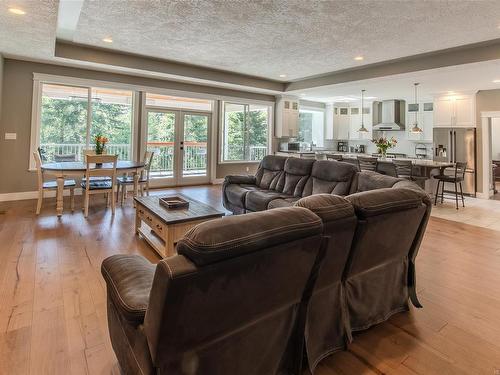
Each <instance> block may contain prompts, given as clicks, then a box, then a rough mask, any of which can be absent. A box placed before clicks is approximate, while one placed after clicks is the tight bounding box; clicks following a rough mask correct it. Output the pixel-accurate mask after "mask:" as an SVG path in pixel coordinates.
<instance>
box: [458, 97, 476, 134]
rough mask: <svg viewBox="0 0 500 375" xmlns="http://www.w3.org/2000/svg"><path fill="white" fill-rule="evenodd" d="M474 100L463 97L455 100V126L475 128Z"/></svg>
mask: <svg viewBox="0 0 500 375" xmlns="http://www.w3.org/2000/svg"><path fill="white" fill-rule="evenodd" d="M474 109H475V98H474V97H473V96H464V97H460V98H457V99H456V100H455V126H462V127H471V126H474V127H475V126H476V114H475V110H474Z"/></svg>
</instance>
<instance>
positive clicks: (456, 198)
mask: <svg viewBox="0 0 500 375" xmlns="http://www.w3.org/2000/svg"><path fill="white" fill-rule="evenodd" d="M455 204H456V207H457V210H458V189H457V183H456V182H455Z"/></svg>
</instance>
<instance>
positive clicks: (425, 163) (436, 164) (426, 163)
mask: <svg viewBox="0 0 500 375" xmlns="http://www.w3.org/2000/svg"><path fill="white" fill-rule="evenodd" d="M326 154H327V155H342V157H343V158H344V159H356V158H357V157H358V156H366V157H371V155H368V154H351V153H341V152H332V153H326ZM377 160H378V162H379V163H392V161H393V160H411V162H412V163H413V165H416V166H419V167H429V168H447V167H453V166H454V165H455V164H453V163H447V162H441V161H434V160H431V159H417V158H415V159H413V158H377Z"/></svg>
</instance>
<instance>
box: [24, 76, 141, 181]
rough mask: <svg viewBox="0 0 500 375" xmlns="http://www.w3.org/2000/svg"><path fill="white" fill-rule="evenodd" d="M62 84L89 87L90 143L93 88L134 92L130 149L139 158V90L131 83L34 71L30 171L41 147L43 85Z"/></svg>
mask: <svg viewBox="0 0 500 375" xmlns="http://www.w3.org/2000/svg"><path fill="white" fill-rule="evenodd" d="M44 84H48V85H61V86H71V87H79V88H84V89H87V95H88V98H87V100H88V106H87V129H86V131H87V135H86V141H87V142H88V143H89V144H90V139H89V138H90V131H91V130H90V128H91V125H92V116H91V114H92V89H93V88H105V89H116V90H126V91H131V92H132V106H131V110H132V116H131V117H132V120H131V137H130V151H131V155H132V159H133V160H137V155H138V149H137V139H138V134H137V132H138V129H139V112H140V111H139V105H140V101H139V91H138V90H137V89H136V88H135V87H134V86H131V85H127V84H119V83H115V82H108V81H99V80H90V79H83V78H75V77H67V76H53V75H46V74H40V73H33V98H32V106H31V136H30V154H29V165H28V170H29V171H36V164H35V159H34V158H33V153H34V152H35V151H37V149H38V147H40V127H41V120H42V118H41V115H42V97H43V92H42V91H43V85H44Z"/></svg>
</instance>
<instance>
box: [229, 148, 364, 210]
mask: <svg viewBox="0 0 500 375" xmlns="http://www.w3.org/2000/svg"><path fill="white" fill-rule="evenodd" d="M356 172H357V169H356V167H355V166H353V165H352V164H348V163H342V162H338V161H334V160H318V161H315V160H311V159H299V158H293V157H291V158H286V157H283V156H274V155H268V156H266V157H264V159H262V162H261V163H260V165H259V168H258V169H257V172H256V174H255V176H226V178H225V179H224V183H223V188H222V192H223V194H222V199H223V204H224V207H225V208H227V209H228V210H230V211H231V212H233V213H234V214H242V213H247V212H255V211H263V210H267V209H268V208H276V207H289V206H293V204H294V203H295V202H296V201H298V200H299V199H300V198H302V197H306V196H309V195H312V194H321V193H328V194H336V195H347V194H349V191H350V188H351V183H352V181H353V180H354V177H355V175H356Z"/></svg>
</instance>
